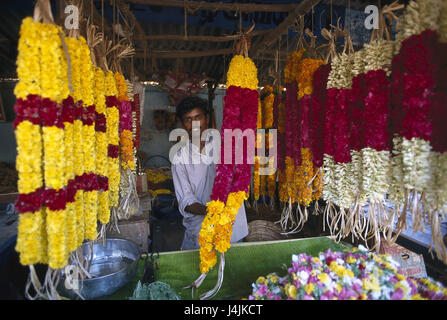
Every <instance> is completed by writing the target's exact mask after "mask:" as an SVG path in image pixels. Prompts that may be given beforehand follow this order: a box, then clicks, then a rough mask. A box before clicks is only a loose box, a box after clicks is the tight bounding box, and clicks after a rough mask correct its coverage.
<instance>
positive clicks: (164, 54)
mask: <svg viewBox="0 0 447 320" xmlns="http://www.w3.org/2000/svg"><path fill="white" fill-rule="evenodd" d="M233 52H234V49H233V48H226V49H217V50H209V51H161V50H150V51H148V53H147V55H148V57H150V58H159V59H179V58H199V57H209V56H219V55H222V54H232V53H233ZM135 57H136V58H144V52H142V51H137V52H136V55H135Z"/></svg>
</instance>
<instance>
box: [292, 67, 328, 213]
mask: <svg viewBox="0 0 447 320" xmlns="http://www.w3.org/2000/svg"><path fill="white" fill-rule="evenodd" d="M323 64H324V61H323V60H317V59H309V58H306V59H303V60H301V61H300V63H299V72H298V75H297V84H298V100H299V102H298V106H299V119H300V124H299V126H300V128H301V129H300V132H299V138H300V143H299V144H300V147H301V152H300V153H301V155H300V157H301V161H300V165H298V167H297V176H296V181H295V183H296V185H297V190H298V204H299V205H303V206H305V207H307V206H308V205H309V204H310V203H311V201H312V193H313V180H315V178H316V177H314V175H315V174H316V172H317V170H316V168H314V166H313V154H312V151H311V148H312V138H311V137H312V136H311V128H310V116H311V115H310V113H311V108H312V97H311V94H312V93H313V75H314V73H315V71H316V70H317V69H318V68H319V67H320V66H321V65H323ZM317 192H318V191H317ZM306 216H307V214H306Z"/></svg>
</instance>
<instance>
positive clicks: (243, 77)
mask: <svg viewBox="0 0 447 320" xmlns="http://www.w3.org/2000/svg"><path fill="white" fill-rule="evenodd" d="M257 73H258V70H257V69H256V66H255V64H254V63H253V61H252V60H251V59H250V58H244V57H243V56H241V55H235V56H234V57H233V59H231V62H230V66H229V68H228V73H227V88H229V87H230V86H236V87H241V88H248V89H252V90H257V89H258V75H257Z"/></svg>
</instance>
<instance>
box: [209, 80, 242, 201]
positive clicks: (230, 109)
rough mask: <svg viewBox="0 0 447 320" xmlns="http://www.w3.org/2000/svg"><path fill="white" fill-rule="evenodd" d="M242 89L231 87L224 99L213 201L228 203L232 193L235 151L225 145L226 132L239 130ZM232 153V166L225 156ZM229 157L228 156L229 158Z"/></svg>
mask: <svg viewBox="0 0 447 320" xmlns="http://www.w3.org/2000/svg"><path fill="white" fill-rule="evenodd" d="M243 98H245V97H243V96H242V88H240V87H236V86H230V87H229V88H227V92H226V95H225V98H224V110H223V119H222V127H221V130H220V131H221V139H222V144H221V153H220V157H221V162H220V163H219V164H217V167H216V177H215V179H214V185H213V191H212V194H211V200H219V201H222V202H223V203H226V201H227V196H228V194H229V193H230V191H231V183H232V181H233V175H234V164H233V161H234V158H235V150H234V148H232V146H231V145H227V146H226V145H225V143H224V137H225V130H226V129H229V130H233V129H234V128H239V125H240V120H239V115H240V108H241V106H240V101H243ZM229 153H231V155H232V158H231V159H232V161H231V163H230V164H226V163H225V158H224V156H225V155H228V154H229ZM227 157H228V156H227Z"/></svg>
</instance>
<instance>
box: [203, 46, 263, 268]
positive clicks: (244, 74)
mask: <svg viewBox="0 0 447 320" xmlns="http://www.w3.org/2000/svg"><path fill="white" fill-rule="evenodd" d="M227 79H228V80H227V93H226V96H225V100H224V106H225V107H224V115H223V122H222V128H221V132H222V133H223V134H222V139H224V133H225V130H226V129H236V128H240V129H241V130H243V131H244V130H245V129H251V130H254V129H255V128H256V121H257V108H258V98H259V97H258V92H257V91H256V89H257V86H258V80H257V70H256V67H255V65H254V63H253V62H252V61H251V59H249V58H244V57H243V56H240V55H236V56H234V57H233V59H232V61H231V63H230V67H229V70H228V75H227ZM248 150H250V148H248ZM229 152H230V154H231V155H232V156H233V157H234V154H235V147H233V149H232V150H229V149H228V148H226V149H225V147H224V143H222V152H221V155H224V154H228V153H229ZM232 159H233V158H232ZM249 159H254V154H248V153H247V152H244V163H243V164H237V165H233V164H225V163H224V162H223V163H220V164H218V165H217V169H216V178H215V181H214V186H213V191H212V195H211V201H210V202H209V203H208V204H207V216H206V217H205V219H204V221H203V223H202V229H201V231H200V233H199V244H200V261H201V262H200V271H201V273H202V274H206V273H207V272H208V271H209V269H210V268H212V267H213V266H214V265H215V263H216V261H217V260H216V253H215V250H217V251H219V252H220V253H224V252H225V251H227V250H228V248H229V247H230V239H231V229H232V223H233V221H234V219H235V217H236V214H237V212H238V210H239V208H240V206H241V205H242V204H243V201H244V200H246V199H247V196H248V187H249V185H250V177H251V165H250V164H248V163H247V161H252V160H249Z"/></svg>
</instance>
